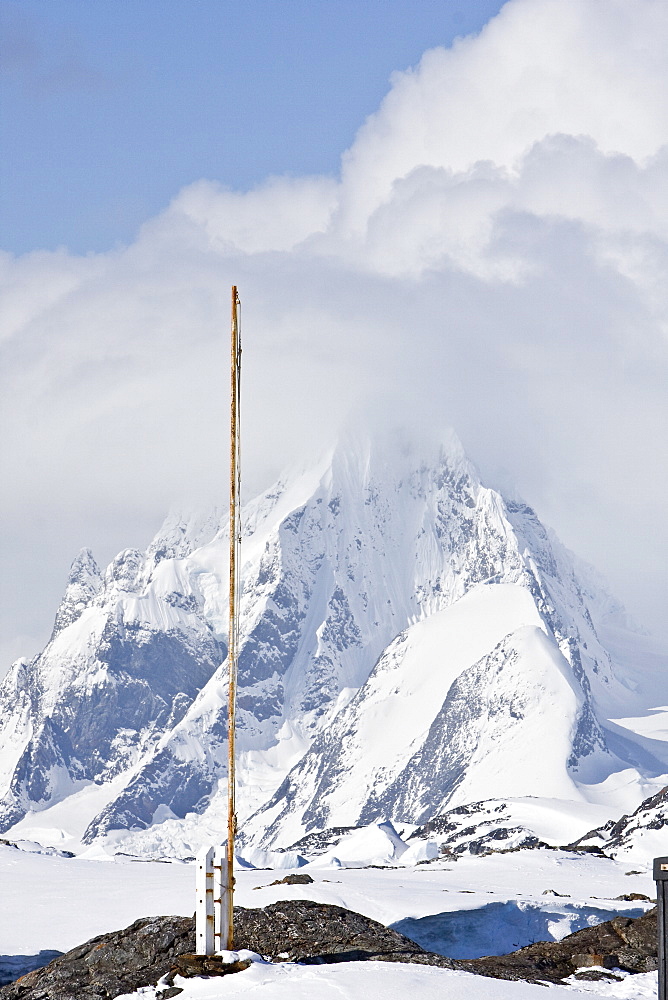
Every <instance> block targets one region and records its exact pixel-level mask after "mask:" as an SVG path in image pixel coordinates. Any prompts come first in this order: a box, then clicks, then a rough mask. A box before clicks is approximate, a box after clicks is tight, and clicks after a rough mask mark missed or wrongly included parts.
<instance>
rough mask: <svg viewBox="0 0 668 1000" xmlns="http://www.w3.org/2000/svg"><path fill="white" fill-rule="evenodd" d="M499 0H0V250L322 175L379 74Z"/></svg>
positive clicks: (91, 237) (380, 89)
mask: <svg viewBox="0 0 668 1000" xmlns="http://www.w3.org/2000/svg"><path fill="white" fill-rule="evenodd" d="M501 6H502V3H501V0H92V2H91V0H48V2H45V0H19V2H15V0H2V3H1V5H0V14H1V17H2V25H1V27H2V31H1V35H2V77H1V91H0V100H1V115H2V118H1V129H2V146H3V150H4V152H3V156H2V159H1V161H0V246H1V247H2V248H3V249H5V250H9V251H11V252H14V253H23V252H26V251H29V250H33V249H36V248H45V249H54V248H56V247H58V246H60V245H64V246H66V247H67V248H68V249H70V250H71V251H72V252H75V253H86V252H88V251H100V250H105V249H108V248H110V247H113V246H114V245H116V244H117V243H119V242H120V243H127V242H129V241H131V240H132V238H133V237H134V235H135V233H136V230H137V228H138V226H139V225H140V224H141V223H142V222H144V221H145V220H146V219H147V218H149V217H150V216H152V215H154V214H155V213H156V212H157V211H158V210H160V209H161V208H163V207H164V206H165V205H166V204H168V202H169V201H170V199H171V198H172V197H173V196H174V195H175V194H176V192H177V191H178V190H179V189H180V188H181V187H182V186H183V185H185V184H188V183H190V182H192V181H195V180H198V179H199V178H209V179H213V180H217V181H219V182H221V183H223V184H225V185H229V186H230V187H232V188H235V189H246V188H248V187H251V186H253V185H255V184H257V183H258V182H261V181H262V180H263V179H264V178H265V177H266V176H267V175H269V174H284V173H288V174H295V175H300V176H302V175H304V174H310V173H318V174H320V173H326V174H335V173H337V172H338V168H339V160H340V156H341V153H342V152H343V150H345V149H347V148H348V147H349V146H350V145H351V143H352V141H353V138H354V136H355V133H356V131H357V129H358V128H359V126H360V125H361V124H362V122H363V121H364V119H365V118H366V117H367V116H368V115H369V114H371V113H372V112H373V111H375V110H376V108H377V107H378V104H379V103H380V101H381V99H382V98H383V96H384V95H385V93H386V92H387V89H388V81H389V78H390V75H391V74H392V72H393V71H395V70H402V69H405V68H407V67H409V66H411V65H414V64H416V63H417V62H418V61H419V59H420V56H421V55H422V53H423V52H424V51H425V49H428V48H431V47H433V46H436V45H445V46H447V45H449V44H450V43H451V42H452V40H453V38H454V37H455V36H457V35H463V34H468V33H471V32H476V31H478V30H479V29H480V28H481V27H482V26H483V25H484V24H485V22H486V21H488V20H489V18H490V17H491V16H493V15H494V14H495V13H496V12H497V11H498V10H499V8H500V7H501Z"/></svg>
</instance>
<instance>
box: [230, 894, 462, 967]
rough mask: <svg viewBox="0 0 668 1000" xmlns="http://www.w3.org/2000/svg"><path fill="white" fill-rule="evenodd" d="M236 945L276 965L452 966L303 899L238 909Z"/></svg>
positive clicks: (357, 917) (378, 927) (379, 927)
mask: <svg viewBox="0 0 668 1000" xmlns="http://www.w3.org/2000/svg"><path fill="white" fill-rule="evenodd" d="M234 944H235V948H248V949H249V950H250V951H255V952H257V953H258V954H260V955H263V956H264V957H265V958H269V959H270V960H271V961H274V962H276V961H278V962H302V963H305V964H320V963H329V962H346V961H358V962H359V961H364V960H366V959H376V960H379V961H385V962H413V961H417V962H420V963H422V964H430V965H440V966H442V967H443V968H448V969H452V968H455V967H456V963H455V962H453V961H452V960H451V959H448V958H444V957H443V956H441V955H433V954H431V953H430V952H425V951H424V950H423V949H422V948H421V947H420V945H419V944H416V943H415V941H411V940H410V939H409V938H407V937H404V935H403V934H399V933H398V932H397V931H393V930H390V929H389V928H388V927H385V926H384V925H383V924H380V923H378V922H377V921H375V920H371V919H370V918H369V917H365V916H363V915H362V914H361V913H355V912H354V911H352V910H346V909H344V907H342V906H332V905H329V904H326V903H314V902H313V901H312V900H307V899H295V900H283V901H282V902H278V903H271V904H270V905H269V906H265V907H264V909H262V910H240V911H239V916H238V918H236V924H235V940H234Z"/></svg>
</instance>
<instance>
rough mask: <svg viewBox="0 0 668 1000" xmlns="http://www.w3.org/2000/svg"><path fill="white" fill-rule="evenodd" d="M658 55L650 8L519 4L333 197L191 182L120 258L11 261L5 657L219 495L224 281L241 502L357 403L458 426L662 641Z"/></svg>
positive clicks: (444, 74) (5, 295) (664, 94)
mask: <svg viewBox="0 0 668 1000" xmlns="http://www.w3.org/2000/svg"><path fill="white" fill-rule="evenodd" d="M667 44H668V6H667V5H666V4H665V3H663V2H662V0H656V2H652V0H624V2H622V0H607V2H606V3H601V2H600V0H573V2H571V0H511V2H510V3H508V4H507V5H506V6H505V7H504V8H503V10H502V12H501V14H500V15H499V16H498V17H497V18H495V19H494V20H493V21H492V22H490V24H489V25H488V26H487V27H486V28H485V30H484V31H483V32H482V34H481V35H480V36H479V37H477V38H467V39H463V40H460V41H459V42H457V43H456V44H455V46H454V47H453V48H452V49H451V50H448V51H446V50H442V49H436V50H433V51H432V52H429V53H427V54H426V55H425V56H424V58H423V60H422V62H421V64H420V66H419V67H417V68H416V69H415V70H414V71H411V72H409V73H402V74H397V75H396V77H395V78H394V82H393V86H392V89H391V91H390V93H389V94H388V96H387V98H386V99H385V101H384V102H383V105H382V106H381V108H380V109H379V111H378V112H377V113H376V114H375V115H373V116H371V118H370V119H369V120H368V121H367V122H366V124H365V125H364V126H363V127H362V129H361V130H360V133H359V135H358V137H357V139H356V141H355V143H354V145H353V147H352V148H351V150H350V151H349V152H348V153H346V154H345V156H344V161H343V169H342V176H341V178H340V180H333V179H331V178H312V177H307V178H294V179H290V178H270V179H269V180H268V181H267V182H266V183H265V184H264V185H261V186H260V187H258V188H257V189H255V190H253V191H251V192H248V193H245V194H244V193H239V192H230V191H227V190H224V189H222V188H221V187H219V186H218V185H216V184H214V183H211V182H208V181H200V182H198V183H196V184H194V185H191V186H189V187H188V188H185V189H184V190H183V191H181V192H180V193H179V194H178V195H177V196H176V197H175V199H174V201H173V202H172V204H171V205H170V207H169V208H168V209H167V210H166V211H165V212H164V213H162V214H161V215H160V216H158V217H157V218H156V219H153V220H151V221H149V222H148V223H147V224H146V225H145V226H144V227H143V229H142V231H141V232H140V234H139V236H138V239H137V241H136V242H135V243H134V244H133V245H132V246H130V247H128V248H126V249H121V250H115V251H113V252H110V253H108V254H101V255H96V256H89V257H85V258H76V257H72V256H69V255H67V254H66V253H64V252H60V253H57V254H48V253H35V254H31V255H27V256H26V257H23V258H20V259H18V260H13V259H12V258H10V257H8V256H3V258H2V259H1V260H0V286H1V291H2V296H1V300H2V301H3V302H4V303H5V313H4V314H3V318H2V320H1V324H2V325H1V327H0V340H1V341H2V342H3V345H4V346H3V372H4V376H3V378H4V380H5V384H4V388H3V398H4V403H5V416H4V418H3V427H4V435H5V443H4V448H5V459H4V468H5V469H6V470H9V489H8V490H7V494H8V496H7V514H6V515H5V516H6V518H7V522H6V523H11V524H12V525H13V536H12V543H11V545H9V546H8V547H7V549H6V551H5V556H6V557H7V559H8V561H9V563H10V571H9V574H8V575H7V576H6V577H5V580H6V581H8V582H9V586H8V593H7V596H6V597H5V598H4V603H5V606H6V607H9V606H10V605H11V606H13V607H14V609H15V610H14V611H13V612H12V614H13V615H14V616H15V617H16V619H17V624H16V625H15V626H14V627H15V628H16V630H17V631H22V632H26V633H29V632H30V630H33V632H34V631H35V630H37V631H39V629H40V628H44V627H45V628H46V630H47V631H48V627H49V625H50V622H48V621H47V622H46V623H45V625H44V624H43V625H39V624H36V623H35V620H32V619H31V618H30V615H29V614H28V613H27V612H26V608H27V606H28V603H30V607H31V608H32V609H36V610H35V615H36V616H37V617H40V616H41V617H40V621H43V619H44V617H45V616H46V617H47V618H48V610H47V609H48V608H50V609H51V610H55V607H54V605H55V602H56V601H57V598H58V590H59V588H60V581H62V579H63V578H64V576H65V574H66V571H67V566H66V564H65V563H66V560H67V558H68V556H69V555H73V554H74V551H75V550H76V548H77V547H78V546H80V545H83V544H92V545H93V546H94V547H97V548H98V549H99V548H101V549H102V552H101V555H102V556H103V557H105V558H106V557H110V556H111V555H112V554H113V551H114V549H115V548H120V547H123V546H125V545H128V544H143V543H145V541H146V533H147V532H148V530H149V528H148V526H149V524H154V525H155V526H157V523H158V522H159V520H160V518H161V515H162V513H163V512H164V511H165V510H166V508H167V507H168V506H169V505H170V503H171V502H172V501H173V500H175V499H176V500H181V501H182V500H186V501H187V500H189V499H192V498H198V497H202V496H203V497H209V496H213V495H216V494H218V498H219V497H220V494H221V493H223V492H224V488H225V487H224V483H225V469H224V462H225V455H226V446H225V435H226V398H225V387H226V384H227V382H226V375H225V369H226V361H227V342H226V338H227V323H228V315H229V286H230V285H231V284H233V283H235V284H238V285H239V286H240V288H241V292H242V297H243V303H244V305H243V315H244V331H245V335H246V336H245V351H244V359H245V382H244V393H245V415H246V416H245V432H246V443H245V448H244V454H245V462H246V470H247V485H248V487H249V489H253V488H256V487H259V486H260V485H262V484H264V482H266V481H267V480H268V479H269V478H270V477H271V475H273V474H275V473H276V472H277V471H278V470H279V468H280V466H281V465H282V464H283V463H284V462H285V461H289V460H291V459H293V458H295V457H300V456H301V455H302V454H304V453H308V452H310V451H315V450H318V448H319V446H320V445H321V444H322V443H323V442H324V440H325V439H327V438H328V437H329V436H330V435H331V434H332V433H333V432H334V430H335V428H336V427H337V426H338V424H339V422H340V421H341V420H342V419H345V417H346V415H347V414H348V413H349V412H350V411H351V410H353V411H354V410H355V409H356V408H359V407H360V405H361V403H362V402H363V401H364V400H367V401H368V400H369V399H370V400H371V404H370V405H371V407H372V408H375V409H377V410H380V412H381V413H383V412H384V413H387V414H388V419H389V418H390V417H391V418H392V419H396V418H397V417H400V415H401V414H402V413H407V414H411V415H412V417H413V418H414V419H418V420H422V422H423V423H424V424H430V425H432V424H436V425H443V424H445V423H449V422H451V423H453V424H454V426H455V427H456V428H457V429H458V430H459V432H460V433H461V435H462V437H463V438H464V441H465V444H466V445H467V446H468V447H469V448H470V450H471V451H472V453H473V456H474V457H475V458H476V459H477V460H478V461H479V462H480V464H481V465H482V467H483V471H486V472H487V473H488V474H490V475H495V474H497V471H498V470H500V469H501V468H502V467H505V468H506V469H508V470H509V472H510V475H511V476H512V477H513V478H514V479H515V480H516V481H517V483H518V485H519V488H520V489H521V490H522V491H523V492H524V494H525V495H526V497H527V499H529V500H530V501H531V502H533V503H534V505H535V506H536V507H537V508H538V511H539V513H541V514H542V515H543V516H544V517H546V519H547V520H548V521H551V522H552V523H553V524H554V525H555V527H556V528H557V530H558V531H559V532H560V533H561V534H562V536H563V538H564V540H565V541H566V542H567V543H568V544H571V545H572V546H574V547H576V548H577V549H579V550H580V552H581V553H582V554H583V555H584V556H585V557H587V558H590V559H592V560H593V561H594V562H596V563H597V564H598V566H599V567H600V568H601V569H602V570H603V571H604V572H605V573H606V574H607V575H608V576H609V577H610V578H611V580H612V582H613V584H614V585H615V586H616V588H617V590H618V592H620V594H621V596H622V598H623V599H625V600H626V601H627V603H629V605H630V606H631V608H632V610H633V611H634V612H635V613H636V615H637V616H638V617H640V618H643V617H644V618H645V619H646V620H648V621H650V622H651V623H652V624H654V625H657V624H661V622H662V615H663V598H662V595H663V591H664V589H665V568H664V566H663V564H662V561H661V560H660V559H659V558H658V555H657V553H658V552H659V551H660V548H661V545H662V544H663V545H664V546H665V542H666V541H668V539H667V538H666V533H667V529H666V527H665V517H664V514H663V506H664V502H665V501H664V497H665V494H666V489H667V488H668V472H667V471H666V462H665V458H666V454H665V452H666V440H667V439H668V434H667V433H666V432H667V431H668V403H667V402H666V384H667V383H668V348H667V346H666V316H667V314H668V308H667V307H668V302H667V301H666V288H667V287H668V284H667V282H666V270H667V263H668V203H667V202H668V194H667V193H666V192H668V185H667V183H666V181H667V180H668V152H667V150H666V146H667V143H668V106H667V105H668V68H667V67H666V65H665V64H664V52H665V50H666V46H667ZM499 474H500V472H499ZM54 538H55V539H57V540H56V541H51V542H49V539H54ZM49 547H51V548H52V551H49ZM66 552H67V555H66ZM17 581H19V583H18V584H17ZM17 589H18V592H19V596H18V600H17V599H16V592H17ZM29 599H30V600H29ZM12 602H13V604H12ZM10 624H12V625H13V624H14V623H13V619H12V622H11V623H10ZM12 634H13V633H12ZM10 641H11V635H10Z"/></svg>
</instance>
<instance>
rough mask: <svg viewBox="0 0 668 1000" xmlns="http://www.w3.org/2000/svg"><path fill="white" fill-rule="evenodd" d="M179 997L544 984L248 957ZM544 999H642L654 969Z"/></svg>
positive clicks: (496, 989) (480, 990)
mask: <svg viewBox="0 0 668 1000" xmlns="http://www.w3.org/2000/svg"><path fill="white" fill-rule="evenodd" d="M175 985H176V986H178V987H180V988H181V989H182V990H183V993H180V994H179V996H180V998H181V1000H227V998H228V997H242V996H246V995H247V994H256V995H258V996H261V997H262V1000H370V998H372V1000H397V997H401V998H409V997H416V998H418V997H419V998H420V1000H444V998H447V1000H547V998H546V987H545V986H538V985H534V984H532V983H519V982H505V981H504V980H499V979H486V978H484V977H482V976H472V975H470V974H469V973H467V972H450V971H449V970H447V969H434V968H430V967H429V966H420V965H400V964H397V963H394V962H345V963H342V964H340V965H317V966H304V965H293V964H291V963H287V962H286V963H285V964H284V965H270V964H268V963H264V962H253V964H252V965H251V966H250V968H248V969H245V970H244V971H243V972H240V973H236V974H234V975H230V976H226V977H225V978H221V979H215V978H214V979H182V978H181V977H180V976H177V977H176V979H175ZM549 990H550V993H549V1000H559V998H560V997H562V998H564V1000H565V998H566V997H573V994H574V993H587V994H589V995H590V996H591V995H594V996H602V997H611V998H613V997H615V998H619V1000H645V998H648V997H655V996H656V974H655V973H648V974H646V975H638V976H627V977H625V978H624V979H623V980H622V981H621V982H613V983H610V982H579V981H577V980H575V981H574V982H573V984H572V985H570V984H569V985H568V986H550V987H549ZM155 997H156V991H155V990H154V989H152V988H149V989H144V990H140V991H139V992H137V993H127V994H124V996H123V997H119V998H118V1000H130V998H132V1000H155Z"/></svg>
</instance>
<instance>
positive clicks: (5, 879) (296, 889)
mask: <svg viewBox="0 0 668 1000" xmlns="http://www.w3.org/2000/svg"><path fill="white" fill-rule="evenodd" d="M637 867H638V868H640V866H637ZM628 870H629V867H627V865H626V864H618V863H617V862H613V861H608V860H606V859H603V858H595V857H591V856H584V857H577V856H574V855H568V854H564V853H563V852H559V851H519V852H517V853H512V854H507V855H489V856H487V857H482V858H479V857H478V858H476V857H470V858H463V859H461V860H460V861H458V862H457V863H456V864H454V865H447V864H446V865H444V864H443V863H442V862H436V863H434V864H428V865H418V866H416V867H414V868H397V869H345V868H342V869H337V868H332V867H324V868H320V869H318V868H317V866H316V865H315V864H312V865H309V866H308V867H307V868H306V867H302V868H300V869H299V871H301V872H304V871H309V872H310V873H311V876H312V878H313V879H314V882H313V883H311V884H309V885H277V886H272V885H270V883H271V882H273V881H275V880H277V879H278V878H282V877H283V876H284V875H285V874H286V872H285V870H283V871H280V872H275V871H273V870H264V871H261V870H253V869H239V870H238V871H237V891H236V893H235V902H237V903H238V904H239V905H241V906H247V907H263V906H267V905H268V904H269V903H273V902H277V901H278V900H281V899H313V900H315V901H316V902H321V903H333V904H335V905H338V906H344V907H346V908H348V909H351V910H355V911H357V912H359V913H363V914H365V915H366V916H368V917H371V918H372V919H374V920H378V921H380V922H381V923H383V924H385V925H392V924H396V923H397V922H398V921H402V920H405V919H407V918H414V919H420V918H423V917H425V916H429V915H435V914H440V913H451V912H453V911H464V910H467V911H480V910H481V909H482V908H483V907H485V906H486V905H488V904H489V903H516V904H517V905H518V907H519V908H520V909H521V908H522V907H523V906H524V907H525V910H524V911H523V912H527V909H528V908H529V907H537V908H539V910H540V914H539V915H540V919H541V921H542V923H541V926H545V920H546V919H548V920H549V921H552V922H553V923H554V925H555V927H554V930H555V932H556V933H557V934H558V936H560V937H563V936H564V934H566V933H569V932H570V930H575V929H576V927H575V926H573V924H574V922H575V920H574V918H577V917H578V915H580V916H581V917H582V919H583V920H584V921H585V922H587V916H588V914H590V912H591V911H592V910H597V911H603V916H601V915H599V916H598V917H597V919H596V920H595V921H594V922H599V921H600V919H604V917H605V913H606V912H608V911H609V913H610V915H613V914H614V913H616V912H619V911H628V910H630V909H633V908H642V905H643V904H638V903H625V902H620V901H617V900H615V898H614V897H615V896H619V895H622V894H624V893H630V892H643V893H645V894H646V895H648V896H653V895H654V883H653V882H652V880H651V872H649V871H648V870H647V869H645V871H644V872H643V874H641V875H631V876H629V875H625V872H626V871H628ZM0 884H2V897H3V907H2V912H1V913H0V954H5V955H32V954H35V953H37V952H38V951H41V950H42V949H56V950H58V951H68V950H69V949H70V948H73V947H75V946H76V945H78V944H82V943H83V942H84V941H86V940H88V939H89V938H91V937H94V936H95V935H97V934H102V933H105V932H107V931H113V930H118V929H120V928H122V927H126V926H128V925H129V924H130V923H132V921H133V920H136V919H138V918H139V917H146V916H152V915H158V914H181V915H184V916H189V915H191V914H192V913H193V912H194V908H195V880H194V867H193V866H192V865H190V864H179V863H159V862H142V861H130V860H128V859H120V858H117V859H116V860H114V861H112V860H109V861H106V862H105V861H94V860H84V859H80V858H70V859H68V858H59V857H52V856H45V855H41V854H28V853H25V852H23V851H18V850H15V849H13V848H9V847H3V846H0ZM545 890H553V891H555V892H558V893H561V894H563V896H562V897H555V896H550V895H547V896H546V895H543V893H544V891H545ZM645 906H649V904H645ZM569 908H570V909H569ZM546 914H547V915H548V916H547V918H546V916H545V915H546ZM499 916H500V917H501V920H503V919H504V917H503V911H502V910H501V911H500V913H499ZM476 919H478V926H479V928H480V929H481V930H480V932H481V934H482V932H483V930H484V934H485V935H488V934H489V932H490V926H491V925H493V923H494V913H493V912H492V916H491V917H490V918H488V919H482V918H476ZM557 925H558V926H557ZM583 925H584V924H582V923H580V924H579V925H578V926H583ZM529 933H531V928H529ZM485 941H487V938H485ZM512 943H514V942H511V944H512ZM522 943H528V942H527V941H523V942H522Z"/></svg>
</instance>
